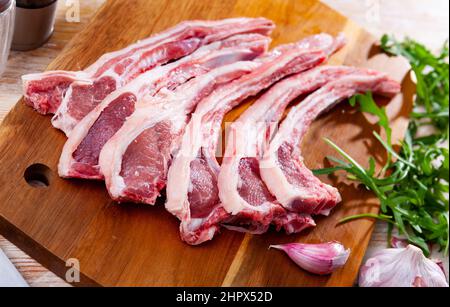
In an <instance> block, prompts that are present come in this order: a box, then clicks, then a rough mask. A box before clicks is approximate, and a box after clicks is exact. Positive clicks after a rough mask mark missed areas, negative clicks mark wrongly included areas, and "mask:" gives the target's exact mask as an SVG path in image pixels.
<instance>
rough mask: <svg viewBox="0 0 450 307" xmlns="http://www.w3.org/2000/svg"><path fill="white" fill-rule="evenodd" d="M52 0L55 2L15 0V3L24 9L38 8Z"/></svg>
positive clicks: (46, 0) (47, 0) (47, 4)
mask: <svg viewBox="0 0 450 307" xmlns="http://www.w3.org/2000/svg"><path fill="white" fill-rule="evenodd" d="M53 2H56V0H16V5H17V7H20V8H24V9H40V8H43V7H46V6H49V5H50V4H52V3H53Z"/></svg>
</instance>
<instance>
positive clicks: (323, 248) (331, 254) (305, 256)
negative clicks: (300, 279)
mask: <svg viewBox="0 0 450 307" xmlns="http://www.w3.org/2000/svg"><path fill="white" fill-rule="evenodd" d="M269 248H275V249H279V250H282V251H284V252H285V253H286V254H287V255H288V256H289V257H290V258H291V259H292V260H293V261H294V262H295V263H296V264H297V265H298V266H299V267H301V268H302V269H304V270H306V271H308V272H310V273H313V274H318V275H328V274H331V273H332V272H333V271H334V270H336V269H337V268H340V267H342V266H343V265H344V264H345V263H346V262H347V259H348V256H349V255H350V250H349V249H345V247H344V246H343V245H342V244H341V243H339V242H335V241H333V242H327V243H320V244H303V243H290V244H281V245H271V246H270V247H269Z"/></svg>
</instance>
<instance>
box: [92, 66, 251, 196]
mask: <svg viewBox="0 0 450 307" xmlns="http://www.w3.org/2000/svg"><path fill="white" fill-rule="evenodd" d="M258 66H259V65H258V64H257V63H255V62H251V61H242V62H235V63H233V64H230V65H226V66H222V67H220V68H216V69H214V70H212V71H211V72H209V73H207V74H204V75H201V76H199V77H197V78H194V79H192V80H190V81H189V82H186V83H184V84H183V85H181V86H179V87H178V88H177V89H176V90H175V91H166V90H161V91H160V92H159V93H158V94H157V95H156V96H154V97H149V96H147V97H145V98H144V101H142V102H139V103H138V105H136V110H135V112H134V113H133V114H132V115H131V116H130V117H128V118H127V119H126V121H125V123H124V124H123V126H122V127H121V128H120V129H119V130H118V131H117V133H116V134H115V135H114V136H113V137H112V138H111V139H110V140H109V141H108V142H107V143H106V144H105V145H104V146H103V149H102V151H101V152H100V158H99V165H100V170H101V172H102V173H103V175H104V177H105V183H106V187H107V188H108V191H109V193H110V195H111V197H112V198H113V199H115V200H119V201H127V200H132V201H135V202H143V203H148V204H154V202H155V200H156V198H157V196H158V195H159V191H160V190H161V189H162V188H163V187H164V185H165V181H166V179H165V178H166V175H167V169H168V167H169V163H170V160H171V155H172V153H173V151H174V150H175V149H176V147H177V145H178V143H179V140H178V138H179V136H180V134H181V133H182V131H183V129H184V127H185V125H186V122H187V121H188V119H189V114H190V113H191V112H192V111H193V109H194V108H195V106H196V105H197V103H198V102H199V101H201V100H202V99H203V98H204V97H206V96H207V95H209V94H210V93H211V92H212V91H214V89H215V88H217V87H218V86H219V85H220V84H225V83H228V82H230V81H231V80H234V79H237V78H238V77H240V76H242V75H243V74H247V73H249V72H251V71H253V70H255V69H256V67H258ZM145 100H148V101H145Z"/></svg>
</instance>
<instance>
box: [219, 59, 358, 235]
mask: <svg viewBox="0 0 450 307" xmlns="http://www.w3.org/2000/svg"><path fill="white" fill-rule="evenodd" d="M357 71H358V70H357V69H356V68H351V67H345V66H321V67H317V68H314V69H311V70H309V71H307V72H304V73H300V74H297V75H294V76H292V77H289V78H287V79H285V80H283V81H280V82H279V83H277V84H276V85H274V86H273V87H272V88H271V89H270V90H269V91H268V92H267V93H266V94H264V95H263V96H262V97H261V98H260V99H259V100H258V101H256V102H255V103H254V104H253V105H252V106H251V107H250V108H248V109H247V110H246V111H245V112H244V113H243V114H242V115H241V116H240V117H239V118H238V119H237V120H236V121H235V122H233V124H232V125H231V126H230V133H229V137H228V142H227V148H226V150H225V155H224V158H223V161H222V165H221V167H220V173H219V177H218V188H219V197H220V201H221V203H222V206H223V207H224V208H225V210H226V211H227V212H228V213H230V214H231V215H232V216H233V219H234V220H237V221H239V220H242V218H243V217H244V218H245V220H246V221H247V223H251V225H252V228H254V229H256V230H257V231H258V232H265V231H266V230H267V228H268V227H269V226H270V224H271V223H273V224H275V225H276V227H277V229H278V230H279V229H280V228H282V227H283V228H284V229H285V231H286V232H287V233H294V232H300V231H302V230H303V229H305V228H307V227H310V226H314V225H315V224H314V221H313V220H312V218H311V216H310V215H308V214H303V213H297V212H289V211H287V210H286V209H284V208H283V207H282V206H281V205H280V204H279V203H278V202H277V200H276V199H275V197H274V196H273V195H272V194H271V193H270V192H269V190H268V189H267V187H266V185H265V184H264V182H263V181H262V179H261V176H260V173H259V160H260V159H261V158H262V154H263V150H264V148H265V146H266V145H268V144H269V142H270V140H271V138H272V136H273V133H274V132H275V130H276V127H277V124H278V122H279V121H280V119H281V117H282V115H283V113H284V110H285V109H286V107H287V106H288V104H289V103H290V102H291V101H292V100H294V99H295V98H297V97H299V96H301V95H304V94H307V93H310V92H312V91H315V90H316V89H318V88H320V87H322V86H323V85H324V84H327V83H328V82H331V81H333V80H336V79H339V78H340V77H342V76H345V75H348V74H352V73H355V72H357ZM231 224H232V225H233V223H231ZM227 227H230V226H227ZM232 228H233V229H235V230H240V229H239V226H238V225H233V226H232ZM243 230H244V231H248V226H247V225H246V227H245V228H244V229H243Z"/></svg>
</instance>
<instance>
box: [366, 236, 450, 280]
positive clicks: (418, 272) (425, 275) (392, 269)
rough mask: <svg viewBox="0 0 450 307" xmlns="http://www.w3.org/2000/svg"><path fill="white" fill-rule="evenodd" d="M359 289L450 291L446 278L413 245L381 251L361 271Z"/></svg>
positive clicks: (437, 266)
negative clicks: (436, 288)
mask: <svg viewBox="0 0 450 307" xmlns="http://www.w3.org/2000/svg"><path fill="white" fill-rule="evenodd" d="M359 286H360V287H448V283H447V280H446V278H445V274H444V273H443V271H442V269H441V268H440V267H439V265H437V264H436V263H435V262H434V261H432V260H430V259H428V258H426V257H425V256H424V254H423V252H422V250H421V249H420V248H418V247H416V246H414V245H408V246H407V247H405V248H388V249H384V250H381V251H379V252H378V253H376V254H375V255H374V256H373V257H372V258H370V259H368V260H367V261H366V263H365V264H364V266H362V267H361V270H360V274H359Z"/></svg>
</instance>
